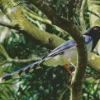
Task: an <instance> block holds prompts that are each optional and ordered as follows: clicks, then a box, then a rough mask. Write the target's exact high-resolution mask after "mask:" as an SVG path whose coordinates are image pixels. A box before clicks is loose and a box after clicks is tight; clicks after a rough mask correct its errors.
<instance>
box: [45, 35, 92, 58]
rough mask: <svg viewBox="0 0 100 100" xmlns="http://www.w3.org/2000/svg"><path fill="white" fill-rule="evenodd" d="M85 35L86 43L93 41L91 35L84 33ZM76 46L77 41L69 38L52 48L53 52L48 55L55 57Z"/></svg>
mask: <svg viewBox="0 0 100 100" xmlns="http://www.w3.org/2000/svg"><path fill="white" fill-rule="evenodd" d="M83 37H84V39H85V43H86V44H88V43H89V42H91V41H92V38H91V37H90V36H87V35H83ZM74 46H76V42H75V41H74V40H69V41H67V42H65V43H63V44H61V45H60V46H58V47H57V48H55V49H54V50H52V51H51V53H50V54H49V55H48V56H47V57H54V56H55V55H58V54H60V53H63V52H64V51H65V50H68V49H70V48H72V47H74ZM47 57H46V58H47Z"/></svg>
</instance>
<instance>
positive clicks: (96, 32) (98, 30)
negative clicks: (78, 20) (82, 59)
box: [85, 26, 100, 49]
mask: <svg viewBox="0 0 100 100" xmlns="http://www.w3.org/2000/svg"><path fill="white" fill-rule="evenodd" d="M85 35H88V36H91V37H92V39H93V47H92V49H94V48H95V46H96V44H97V42H98V40H99V39H100V26H94V27H92V28H90V29H89V30H88V31H87V32H86V33H85Z"/></svg>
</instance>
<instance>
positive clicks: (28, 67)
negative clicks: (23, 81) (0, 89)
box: [0, 59, 45, 83]
mask: <svg viewBox="0 0 100 100" xmlns="http://www.w3.org/2000/svg"><path fill="white" fill-rule="evenodd" d="M44 61H45V59H43V60H40V61H37V62H35V63H32V64H30V65H28V66H25V67H24V68H21V69H20V70H17V71H15V72H12V73H10V74H7V75H5V76H3V77H1V78H0V83H3V82H4V81H7V80H10V79H12V78H13V77H14V76H15V75H17V76H21V75H23V72H24V73H25V74H28V73H29V72H30V71H31V70H34V69H35V68H36V67H37V66H38V65H39V64H41V63H43V62H44Z"/></svg>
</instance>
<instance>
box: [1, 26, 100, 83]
mask: <svg viewBox="0 0 100 100" xmlns="http://www.w3.org/2000/svg"><path fill="white" fill-rule="evenodd" d="M83 37H84V40H85V43H86V45H87V48H88V49H87V50H88V53H89V52H91V51H92V50H93V49H94V48H95V46H96V44H97V42H98V40H99V39H100V27H99V26H95V27H92V28H90V29H89V30H87V31H86V32H85V33H84V35H83ZM76 45H77V44H76V43H75V41H74V40H69V41H67V42H66V43H63V44H61V45H60V46H58V47H57V48H55V49H54V50H52V51H51V53H50V54H49V55H48V56H47V57H45V58H43V59H42V60H40V61H37V62H35V63H32V64H30V65H28V66H25V67H24V68H22V69H20V70H17V71H15V72H13V73H10V74H7V75H5V76H3V77H1V78H0V82H2V81H3V80H4V81H5V80H9V79H11V78H12V77H13V76H14V75H16V74H17V75H19V76H20V75H21V74H22V73H23V72H25V73H29V72H30V71H31V70H34V69H35V68H36V67H37V66H38V65H40V64H41V63H42V64H44V65H48V66H58V65H65V64H67V65H69V64H70V61H71V62H73V63H76V60H77V50H76Z"/></svg>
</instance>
